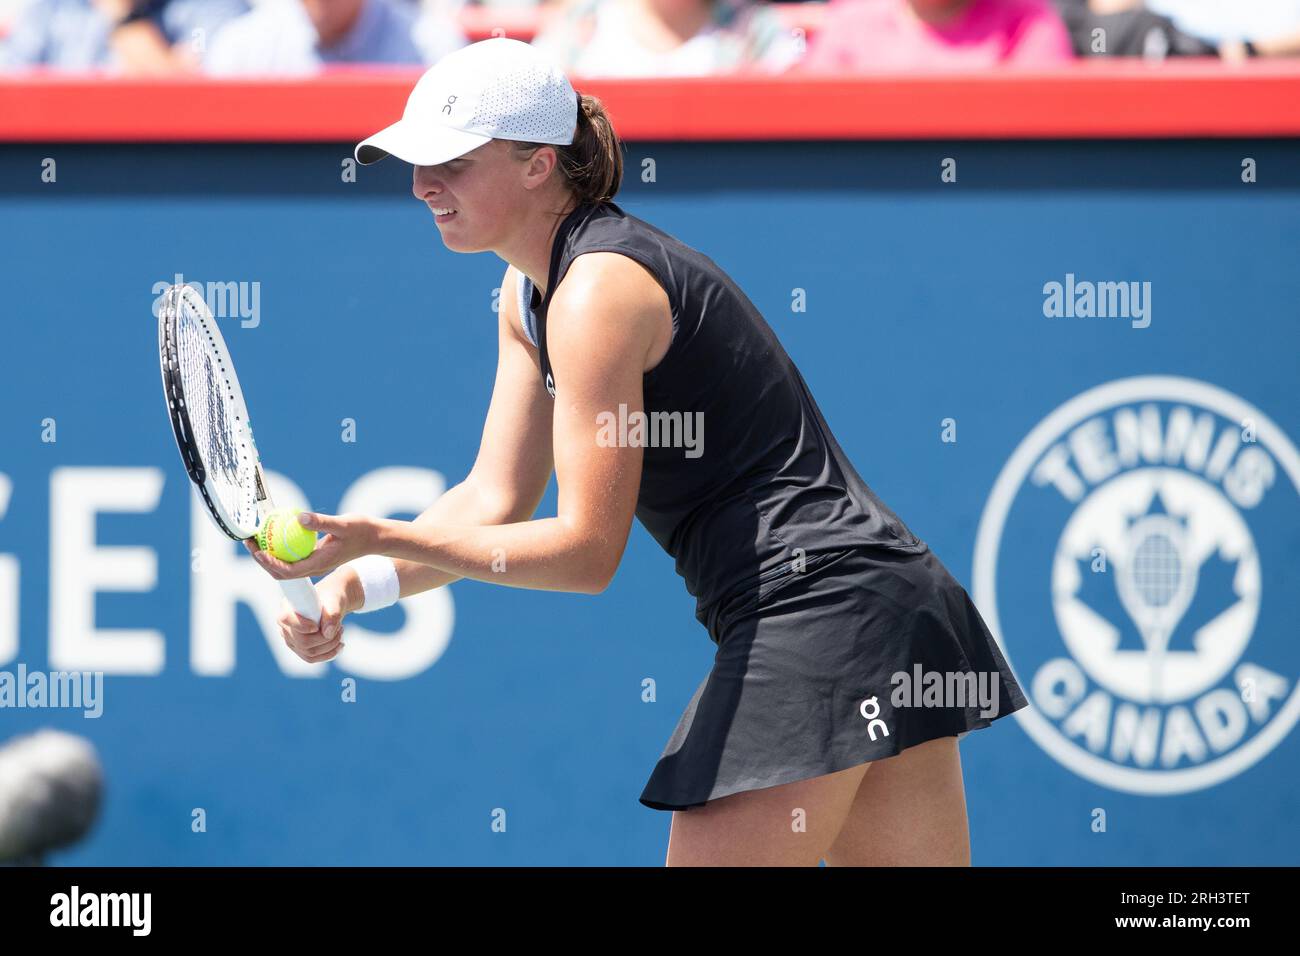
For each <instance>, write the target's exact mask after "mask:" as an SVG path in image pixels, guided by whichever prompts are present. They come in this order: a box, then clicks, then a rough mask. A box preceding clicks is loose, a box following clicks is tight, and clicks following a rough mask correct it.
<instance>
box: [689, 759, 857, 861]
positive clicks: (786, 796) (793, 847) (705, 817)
mask: <svg viewBox="0 0 1300 956" xmlns="http://www.w3.org/2000/svg"><path fill="white" fill-rule="evenodd" d="M868 766H869V764H866V763H863V764H859V765H858V766H856V767H849V768H848V769H847V770H840V771H838V772H836V773H831V774H826V775H824V776H820V777H813V778H811V779H809V780H797V781H795V782H794V783H785V784H781V785H780V786H776V787H764V788H763V789H761V790H746V791H744V792H742V793H733V794H731V795H730V796H726V797H719V798H718V799H716V800H710V801H709V802H708V803H706V804H704V806H701V807H693V808H691V809H690V810H675V811H673V818H672V826H671V829H670V832H669V835H668V859H667V865H668V866H816V865H817V864H818V863H819V862H820V860H821V858H822V856H823V854H825V852H826V848H827V847H828V846H830V843H831V841H832V840H833V839H834V838H835V835H836V834H837V833H839V832H840V830H841V829H842V828H843V824H844V820H845V817H846V815H847V814H848V812H849V807H850V806H851V805H852V804H853V797H854V794H855V793H856V792H857V790H858V784H859V783H860V782H861V781H862V778H863V776H864V775H865V774H866V772H867V767H868Z"/></svg>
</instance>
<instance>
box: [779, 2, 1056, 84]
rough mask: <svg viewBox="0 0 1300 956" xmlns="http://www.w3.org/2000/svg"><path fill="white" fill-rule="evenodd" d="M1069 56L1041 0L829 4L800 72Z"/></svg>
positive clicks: (1042, 61) (1040, 62)
mask: <svg viewBox="0 0 1300 956" xmlns="http://www.w3.org/2000/svg"><path fill="white" fill-rule="evenodd" d="M1073 55H1074V53H1073V49H1072V47H1071V45H1070V35H1069V33H1067V32H1066V29H1065V24H1063V23H1062V22H1061V18H1060V17H1059V16H1058V15H1057V13H1056V11H1055V10H1053V9H1052V8H1051V7H1050V6H1049V5H1048V3H1047V0H831V2H830V4H829V6H828V7H827V9H826V16H825V19H824V20H823V21H822V25H821V28H820V29H819V30H818V31H817V35H816V36H814V37H813V39H812V42H811V43H810V44H809V48H808V55H807V56H806V57H805V58H804V60H803V62H802V63H800V65H799V67H798V70H799V71H800V72H803V71H810V72H840V71H852V70H878V69H886V70H888V69H903V68H918V69H945V68H950V67H953V68H965V67H979V68H982V67H990V66H994V65H997V64H1002V63H1008V64H1011V63H1013V64H1017V65H1028V66H1044V65H1049V64H1053V63H1059V62H1062V61H1065V60H1069V59H1072V58H1073Z"/></svg>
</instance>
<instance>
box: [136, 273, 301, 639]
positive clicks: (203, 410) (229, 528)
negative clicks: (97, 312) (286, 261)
mask: <svg viewBox="0 0 1300 956" xmlns="http://www.w3.org/2000/svg"><path fill="white" fill-rule="evenodd" d="M158 358H159V364H160V365H161V368H162V385H163V395H164V397H165V398H166V400H167V412H168V414H169V416H170V417H171V423H172V432H173V434H175V436H176V447H177V448H178V449H180V453H181V460H182V461H184V462H185V470H186V471H187V472H188V473H189V476H190V479H191V480H192V481H193V482H194V485H195V487H196V488H197V489H198V493H199V496H200V497H201V498H202V499H203V503H204V504H205V505H207V508H208V513H209V514H210V515H211V516H212V520H213V521H215V522H216V525H217V527H218V528H220V529H221V530H222V531H223V532H225V534H226V535H227V536H228V537H230V538H232V539H233V540H235V541H243V540H244V539H246V538H251V537H253V536H254V535H256V534H257V529H258V528H259V527H260V526H261V524H262V522H263V521H264V520H265V519H266V516H267V515H268V514H270V513H271V511H273V510H274V509H275V504H274V502H272V501H271V496H270V494H269V493H268V491H267V487H266V477H265V475H263V473H262V462H261V460H260V459H259V458H258V455H257V446H256V445H255V444H254V443H253V429H252V426H251V425H250V424H249V421H248V408H247V407H246V406H245V405H244V393H243V391H241V390H240V388H239V379H237V378H236V377H235V366H234V364H233V363H232V362H231V361H230V352H229V351H228V350H227V349H226V342H225V340H224V339H223V338H222V336H221V330H220V329H218V328H217V323H216V320H214V319H213V318H212V313H211V312H210V311H209V310H208V306H207V303H206V302H204V301H203V296H202V295H200V294H199V293H198V291H196V290H195V289H194V288H193V287H191V286H188V285H173V286H170V287H168V289H167V291H166V292H164V293H163V294H162V297H161V304H160V307H159V310H158ZM278 583H279V585H280V590H282V591H283V592H284V596H285V597H286V598H287V599H288V600H289V603H290V604H292V605H293V609H294V610H295V611H297V612H298V613H299V614H301V615H302V616H303V617H306V618H309V619H311V620H313V621H319V620H320V615H321V610H320V601H319V600H318V599H317V597H316V588H315V587H314V586H313V585H312V583H311V579H310V578H295V579H292V580H287V581H280V582H278Z"/></svg>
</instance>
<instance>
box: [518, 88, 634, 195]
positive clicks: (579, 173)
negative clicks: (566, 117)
mask: <svg viewBox="0 0 1300 956" xmlns="http://www.w3.org/2000/svg"><path fill="white" fill-rule="evenodd" d="M581 96H582V104H581V106H579V108H578V128H577V131H576V133H575V134H574V137H573V142H572V143H570V144H569V145H567V146H553V147H552V148H553V149H554V150H555V153H556V155H557V156H558V157H559V160H560V162H559V170H560V173H561V175H562V176H563V177H564V180H565V182H566V183H567V184H568V187H569V189H570V190H572V191H573V194H574V196H575V197H576V198H577V200H578V202H580V203H588V202H608V201H610V200H611V199H613V198H614V194H615V193H617V192H618V188H619V186H621V185H622V184H623V151H622V146H621V144H620V143H619V139H618V134H617V133H615V132H614V124H613V123H611V122H610V119H609V116H607V115H606V113H605V107H604V104H602V103H601V102H600V100H599V99H597V98H596V97H594V96H589V95H588V94H586V93H582V94H581ZM518 145H519V148H520V149H524V150H528V151H529V152H531V151H532V150H534V149H536V148H537V147H538V146H539V145H541V144H539V143H519V144H518Z"/></svg>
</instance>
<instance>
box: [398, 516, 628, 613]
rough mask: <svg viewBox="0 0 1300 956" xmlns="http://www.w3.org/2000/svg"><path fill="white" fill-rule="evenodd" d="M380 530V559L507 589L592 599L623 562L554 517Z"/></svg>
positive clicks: (603, 543)
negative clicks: (428, 567)
mask: <svg viewBox="0 0 1300 956" xmlns="http://www.w3.org/2000/svg"><path fill="white" fill-rule="evenodd" d="M378 525H379V528H378V531H379V542H378V545H377V547H376V550H377V551H378V552H379V553H380V554H386V555H388V556H389V557H390V558H393V559H394V560H404V561H414V562H418V563H420V564H426V565H431V566H432V567H434V568H437V569H440V570H441V571H443V572H444V573H447V574H454V575H456V576H457V577H464V578H473V579H474V580H476V581H486V582H488V583H490V584H504V585H507V586H509V587H517V588H533V589H536V590H543V591H571V592H577V593H582V594H595V593H598V592H600V591H602V590H604V588H605V586H606V584H608V581H609V577H610V576H611V575H612V573H613V568H614V567H615V566H616V565H617V563H618V559H619V557H621V554H618V555H615V554H612V553H611V547H610V545H609V542H610V541H612V540H613V538H612V537H609V538H605V539H601V540H597V539H595V538H593V536H592V535H591V534H590V533H587V532H585V531H583V530H581V529H579V528H576V527H574V526H572V525H571V524H570V523H569V522H568V521H566V520H565V519H563V518H558V517H557V518H541V519H537V520H535V521H515V522H512V523H510V524H499V525H484V526H479V527H471V526H467V525H465V524H464V523H463V522H458V523H457V524H456V525H444V524H431V525H427V526H418V525H417V524H416V523H415V522H406V521H380V522H379V523H378ZM623 537H624V540H625V539H626V534H625V535H624V536H623Z"/></svg>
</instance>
